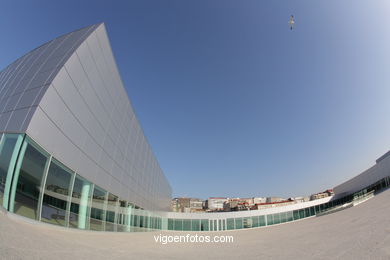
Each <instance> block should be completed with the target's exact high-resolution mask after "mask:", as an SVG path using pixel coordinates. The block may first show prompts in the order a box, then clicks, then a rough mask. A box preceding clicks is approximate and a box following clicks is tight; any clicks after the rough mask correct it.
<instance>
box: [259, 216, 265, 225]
mask: <svg viewBox="0 0 390 260" xmlns="http://www.w3.org/2000/svg"><path fill="white" fill-rule="evenodd" d="M259 226H260V227H263V226H265V216H259Z"/></svg>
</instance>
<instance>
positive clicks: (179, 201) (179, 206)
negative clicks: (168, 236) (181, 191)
mask: <svg viewBox="0 0 390 260" xmlns="http://www.w3.org/2000/svg"><path fill="white" fill-rule="evenodd" d="M171 205H172V211H174V212H188V211H187V210H186V208H188V209H189V208H190V198H174V199H172V203H171Z"/></svg>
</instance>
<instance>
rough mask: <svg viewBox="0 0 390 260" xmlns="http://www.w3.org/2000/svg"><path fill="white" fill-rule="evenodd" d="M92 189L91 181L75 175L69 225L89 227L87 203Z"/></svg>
mask: <svg viewBox="0 0 390 260" xmlns="http://www.w3.org/2000/svg"><path fill="white" fill-rule="evenodd" d="M92 190H93V185H92V183H90V182H89V181H87V180H85V179H84V178H82V177H81V176H79V175H76V178H75V180H74V184H73V189H72V199H71V206H70V214H69V227H72V228H79V229H89V212H90V206H89V204H90V201H91V197H92Z"/></svg>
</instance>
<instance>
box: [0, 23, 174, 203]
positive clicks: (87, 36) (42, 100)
mask: <svg viewBox="0 0 390 260" xmlns="http://www.w3.org/2000/svg"><path fill="white" fill-rule="evenodd" d="M27 68H28V69H27ZM25 74H26V75H27V76H25ZM0 99H1V100H2V101H1V104H2V105H3V104H4V105H3V106H2V107H0V111H1V112H2V113H1V116H0V132H18V133H24V132H26V133H27V134H28V135H29V136H30V137H31V138H32V139H34V141H36V142H37V143H38V144H39V145H41V146H42V147H43V148H44V149H45V150H47V151H48V152H49V153H51V154H52V155H53V156H54V157H55V158H56V159H58V160H59V161H61V162H62V163H64V164H65V165H66V166H68V167H69V168H71V169H72V170H74V171H76V172H77V173H78V174H80V175H81V176H83V177H85V178H87V179H88V180H89V181H91V182H93V183H95V184H96V185H98V186H100V187H102V188H104V189H106V190H107V191H109V192H111V193H113V194H115V195H118V196H119V197H120V199H124V200H127V201H130V202H132V203H135V204H137V205H138V206H141V207H143V208H145V209H150V210H168V209H169V207H170V199H171V193H172V191H171V187H170V185H169V183H168V181H167V179H166V178H165V176H164V174H163V172H162V170H161V168H160V167H159V164H158V162H157V160H156V158H155V156H154V155H153V152H152V149H151V147H150V145H149V143H148V141H147V140H146V138H145V136H144V133H143V131H142V129H141V126H140V123H139V121H138V119H137V118H136V116H135V114H134V111H133V108H132V105H131V103H130V100H129V98H128V95H127V92H126V90H125V88H124V86H123V83H122V80H121V78H120V75H119V72H118V69H117V65H116V62H115V59H114V56H113V53H112V50H111V47H110V43H109V39H108V36H107V32H106V29H105V26H104V24H97V25H93V26H90V27H87V28H84V29H82V30H78V31H75V32H72V33H69V34H67V35H64V36H61V37H59V38H56V39H54V40H53V41H50V42H48V43H46V44H44V45H42V46H40V47H38V48H37V49H35V50H33V51H31V52H29V53H28V54H26V55H24V56H23V57H22V58H20V59H18V60H17V61H15V62H14V63H12V64H11V65H10V66H8V67H7V68H5V69H4V70H3V71H2V72H0ZM3 101H4V102H3ZM11 104H14V105H11Z"/></svg>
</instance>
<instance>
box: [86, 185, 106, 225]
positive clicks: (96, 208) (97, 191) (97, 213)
mask: <svg viewBox="0 0 390 260" xmlns="http://www.w3.org/2000/svg"><path fill="white" fill-rule="evenodd" d="M106 196H107V191H105V190H103V189H102V188H99V187H97V186H95V188H94V190H93V197H92V208H91V218H90V221H89V223H90V227H89V228H90V229H91V230H98V231H104V222H105V221H104V219H105V205H106Z"/></svg>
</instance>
